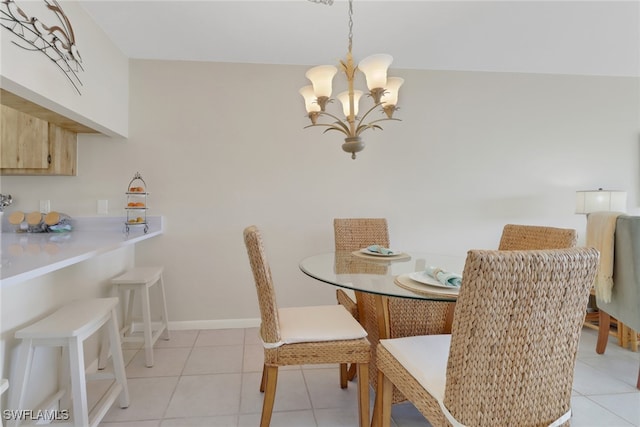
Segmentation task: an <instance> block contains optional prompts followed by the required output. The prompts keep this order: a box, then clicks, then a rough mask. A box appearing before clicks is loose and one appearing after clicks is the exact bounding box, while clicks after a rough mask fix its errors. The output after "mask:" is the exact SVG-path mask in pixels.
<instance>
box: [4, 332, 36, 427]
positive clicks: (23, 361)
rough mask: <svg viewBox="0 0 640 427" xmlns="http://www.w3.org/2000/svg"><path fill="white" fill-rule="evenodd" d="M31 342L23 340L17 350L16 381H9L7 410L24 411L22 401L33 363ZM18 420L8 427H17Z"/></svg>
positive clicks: (14, 420) (11, 422)
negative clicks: (9, 390)
mask: <svg viewBox="0 0 640 427" xmlns="http://www.w3.org/2000/svg"><path fill="white" fill-rule="evenodd" d="M33 352H34V348H33V341H32V340H30V339H23V340H22V342H21V343H20V348H19V349H18V359H17V366H16V380H11V389H12V390H11V392H10V393H9V409H14V410H18V409H26V408H25V407H24V404H25V403H24V399H25V397H26V392H27V384H29V375H30V373H31V364H32V362H33ZM18 422H19V420H18V419H13V420H10V421H9V424H8V425H9V427H13V426H17V425H18Z"/></svg>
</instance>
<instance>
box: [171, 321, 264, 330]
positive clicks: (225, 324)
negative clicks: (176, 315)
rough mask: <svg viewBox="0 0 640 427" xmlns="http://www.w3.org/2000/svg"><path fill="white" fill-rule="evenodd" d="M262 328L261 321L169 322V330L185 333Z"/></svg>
mask: <svg viewBox="0 0 640 427" xmlns="http://www.w3.org/2000/svg"><path fill="white" fill-rule="evenodd" d="M258 326H260V319H259V318H254V319H223V320H185V321H178V322H172V321H169V330H171V331H185V330H189V329H237V328H257V327H258Z"/></svg>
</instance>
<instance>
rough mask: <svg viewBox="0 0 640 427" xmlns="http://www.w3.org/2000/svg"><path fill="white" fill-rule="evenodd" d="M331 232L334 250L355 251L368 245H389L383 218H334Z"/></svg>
mask: <svg viewBox="0 0 640 427" xmlns="http://www.w3.org/2000/svg"><path fill="white" fill-rule="evenodd" d="M333 234H334V244H335V249H336V252H342V251H357V250H358V249H362V248H366V247H367V246H370V245H380V246H384V247H389V229H388V227H387V220H386V219H385V218H335V219H334V220H333Z"/></svg>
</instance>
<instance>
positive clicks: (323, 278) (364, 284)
mask: <svg viewBox="0 0 640 427" xmlns="http://www.w3.org/2000/svg"><path fill="white" fill-rule="evenodd" d="M464 262H465V257H460V256H451V255H438V254H429V253H419V252H406V253H405V252H401V253H398V254H397V255H394V256H379V255H373V254H369V253H364V252H363V251H354V252H327V253H321V254H317V255H312V256H309V257H306V258H304V259H302V260H301V261H300V263H299V267H300V270H301V271H302V272H303V273H304V274H306V275H307V276H309V277H312V278H313V279H316V280H318V281H320V282H322V283H326V284H328V285H331V286H336V287H341V288H345V289H351V290H353V291H354V292H355V296H356V300H357V301H358V299H359V295H361V293H365V294H371V295H373V296H374V299H375V305H376V316H377V317H378V319H377V323H378V325H379V328H378V329H379V337H380V339H384V338H390V325H389V322H390V319H389V315H388V313H389V312H388V306H387V304H388V298H389V297H395V298H407V299H414V300H427V301H443V302H455V301H456V299H457V296H456V295H455V293H453V292H451V290H450V289H449V290H445V291H444V292H441V291H440V290H439V289H438V288H433V287H430V286H422V284H421V283H416V282H415V281H414V280H411V279H410V278H408V276H410V275H411V273H416V272H422V271H424V270H425V269H426V268H427V267H429V266H437V267H438V268H441V269H442V270H445V271H451V272H456V273H462V270H463V268H464ZM450 306H451V312H450V313H449V316H448V317H449V320H448V322H447V323H448V329H449V331H450V326H451V320H452V319H453V304H451V305H450ZM358 310H360V304H358Z"/></svg>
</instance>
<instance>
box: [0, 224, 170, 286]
mask: <svg viewBox="0 0 640 427" xmlns="http://www.w3.org/2000/svg"><path fill="white" fill-rule="evenodd" d="M158 218H159V221H157V223H156V224H157V227H152V229H151V230H150V231H149V232H147V233H146V234H140V235H135V236H132V234H129V235H128V236H127V237H126V239H121V240H118V241H113V242H109V243H106V244H102V245H99V246H96V247H95V248H92V249H90V250H86V251H83V252H82V253H80V254H78V255H74V256H70V257H69V258H65V259H62V260H59V261H55V262H51V263H48V264H45V265H42V266H40V267H36V268H32V269H30V270H28V271H24V272H19V273H17V274H14V275H12V276H9V277H7V278H2V279H0V288H4V287H6V286H11V285H15V284H18V283H21V282H24V281H27V280H30V279H34V278H37V277H40V276H43V275H45V274H48V273H51V272H54V271H57V270H60V269H62V268H65V267H68V266H71V265H74V264H77V263H79V262H82V261H85V260H88V259H91V258H94V257H96V256H99V255H102V254H105V253H107V252H111V251H114V250H116V249H120V248H122V247H125V246H129V245H134V244H136V243H138V242H141V241H144V240H147V239H150V238H152V237H156V236H159V235H161V234H163V231H164V226H163V223H164V221H163V220H162V217H158ZM118 224H122V222H118ZM72 233H78V234H80V233H82V234H84V233H85V232H83V231H72ZM99 233H108V232H105V231H99ZM87 234H91V232H87ZM119 234H120V235H122V234H123V233H122V232H119Z"/></svg>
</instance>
